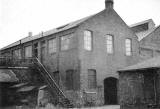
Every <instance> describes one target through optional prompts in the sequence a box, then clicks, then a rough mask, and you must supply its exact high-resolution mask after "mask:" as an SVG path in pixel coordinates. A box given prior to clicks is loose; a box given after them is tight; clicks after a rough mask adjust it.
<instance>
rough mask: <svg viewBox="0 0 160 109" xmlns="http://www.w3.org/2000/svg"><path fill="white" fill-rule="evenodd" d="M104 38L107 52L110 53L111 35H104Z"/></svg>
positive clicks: (111, 45) (111, 47)
mask: <svg viewBox="0 0 160 109" xmlns="http://www.w3.org/2000/svg"><path fill="white" fill-rule="evenodd" d="M105 39H106V48H107V53H108V54H112V53H113V36H111V35H106V36H105Z"/></svg>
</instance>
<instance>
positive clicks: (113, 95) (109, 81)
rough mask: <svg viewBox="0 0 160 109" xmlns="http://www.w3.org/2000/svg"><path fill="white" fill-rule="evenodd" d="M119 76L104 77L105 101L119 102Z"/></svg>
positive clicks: (108, 102) (109, 102) (110, 102)
mask: <svg viewBox="0 0 160 109" xmlns="http://www.w3.org/2000/svg"><path fill="white" fill-rule="evenodd" d="M117 82H118V79H117V78H113V77H109V78H106V79H104V103H105V104H112V105H114V104H118V99H117Z"/></svg>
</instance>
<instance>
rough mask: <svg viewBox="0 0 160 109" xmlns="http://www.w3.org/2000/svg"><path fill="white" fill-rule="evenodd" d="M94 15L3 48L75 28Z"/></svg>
mask: <svg viewBox="0 0 160 109" xmlns="http://www.w3.org/2000/svg"><path fill="white" fill-rule="evenodd" d="M92 16H94V15H91V16H88V17H85V18H82V19H80V20H77V21H74V22H71V23H68V24H65V25H63V26H60V27H58V28H54V29H51V30H49V31H46V32H43V33H42V34H37V35H34V36H28V37H25V38H23V39H21V40H19V41H16V42H14V43H12V44H10V45H8V46H6V47H4V48H2V49H1V50H4V49H7V48H10V47H13V46H17V45H19V44H23V43H25V42H29V41H33V40H36V39H39V38H41V37H45V36H48V35H51V34H55V33H58V32H61V31H65V30H68V29H71V28H74V27H76V26H78V25H80V24H81V23H83V22H84V21H86V20H87V19H89V18H91V17H92Z"/></svg>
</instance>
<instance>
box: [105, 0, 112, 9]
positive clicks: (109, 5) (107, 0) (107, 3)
mask: <svg viewBox="0 0 160 109" xmlns="http://www.w3.org/2000/svg"><path fill="white" fill-rule="evenodd" d="M113 4H114V2H113V0H105V7H106V8H113Z"/></svg>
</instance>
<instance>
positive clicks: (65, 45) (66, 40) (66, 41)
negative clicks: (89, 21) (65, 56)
mask: <svg viewBox="0 0 160 109" xmlns="http://www.w3.org/2000/svg"><path fill="white" fill-rule="evenodd" d="M72 37H73V33H71V34H67V35H64V36H61V43H60V44H61V51H64V50H68V49H69V45H70V42H71V38H72Z"/></svg>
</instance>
